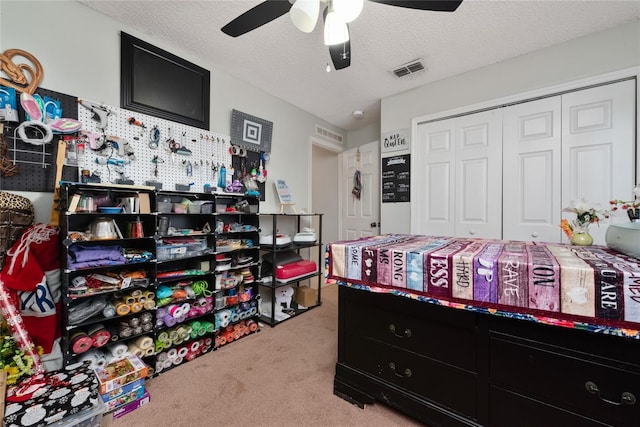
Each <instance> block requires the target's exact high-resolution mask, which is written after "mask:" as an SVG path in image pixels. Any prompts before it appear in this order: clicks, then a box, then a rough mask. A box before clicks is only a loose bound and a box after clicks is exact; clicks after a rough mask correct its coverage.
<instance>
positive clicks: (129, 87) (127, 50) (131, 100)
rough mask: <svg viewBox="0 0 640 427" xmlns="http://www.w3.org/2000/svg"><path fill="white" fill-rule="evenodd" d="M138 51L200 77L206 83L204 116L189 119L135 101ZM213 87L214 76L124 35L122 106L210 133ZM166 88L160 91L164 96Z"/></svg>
mask: <svg viewBox="0 0 640 427" xmlns="http://www.w3.org/2000/svg"><path fill="white" fill-rule="evenodd" d="M136 50H138V51H140V52H145V53H147V54H149V55H154V56H156V57H158V58H160V59H161V60H163V61H166V62H167V64H173V65H175V66H176V67H179V68H182V69H184V70H187V71H188V72H190V73H193V74H194V75H195V76H199V78H200V79H201V84H202V88H203V90H202V93H201V97H200V102H201V108H200V111H201V112H202V115H201V116H200V117H195V116H186V115H183V114H180V113H176V112H173V111H168V110H166V109H164V108H161V107H160V106H158V105H148V104H143V103H141V102H139V101H136V100H135V90H136V88H135V82H134V71H135V70H134V68H133V65H134V64H133V58H134V53H135V52H136ZM210 88H211V73H210V72H209V70H206V69H204V68H202V67H200V66H198V65H196V64H193V63H191V62H189V61H186V60H184V59H182V58H180V57H178V56H176V55H174V54H172V53H170V52H167V51H165V50H162V49H160V48H158V47H156V46H153V45H152V44H150V43H147V42H145V41H143V40H140V39H138V38H136V37H133V36H132V35H130V34H127V33H125V32H121V33H120V107H121V108H125V109H127V110H132V111H137V112H139V113H142V114H148V115H150V116H155V117H159V118H162V119H166V120H171V121H174V122H177V123H183V124H186V125H189V126H194V127H197V128H201V129H205V130H209V109H210V104H209V103H210ZM161 89H162V88H158V90H159V91H160V92H159V93H161Z"/></svg>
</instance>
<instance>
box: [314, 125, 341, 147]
mask: <svg viewBox="0 0 640 427" xmlns="http://www.w3.org/2000/svg"><path fill="white" fill-rule="evenodd" d="M316 134H318V135H320V136H323V137H325V138H328V139H330V140H332V141H335V142H337V143H340V144H342V135H340V134H337V133H335V132H333V131H331V130H329V129H327V128H323V127H322V126H320V125H316Z"/></svg>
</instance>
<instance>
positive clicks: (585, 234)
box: [571, 223, 593, 246]
mask: <svg viewBox="0 0 640 427" xmlns="http://www.w3.org/2000/svg"><path fill="white" fill-rule="evenodd" d="M571 244H572V245H576V246H591V245H593V237H592V236H591V234H589V226H588V225H580V224H575V223H574V224H573V233H572V234H571Z"/></svg>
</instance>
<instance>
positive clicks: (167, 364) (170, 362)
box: [162, 359, 174, 369]
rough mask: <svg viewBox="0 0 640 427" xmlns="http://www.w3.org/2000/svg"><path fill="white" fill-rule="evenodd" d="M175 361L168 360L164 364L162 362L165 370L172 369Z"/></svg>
mask: <svg viewBox="0 0 640 427" xmlns="http://www.w3.org/2000/svg"><path fill="white" fill-rule="evenodd" d="M173 360H174V359H167V360H165V361H164V362H162V366H163V367H164V368H165V369H168V368H170V367H171V366H173Z"/></svg>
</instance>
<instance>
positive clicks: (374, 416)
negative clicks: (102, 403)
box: [105, 285, 420, 427]
mask: <svg viewBox="0 0 640 427" xmlns="http://www.w3.org/2000/svg"><path fill="white" fill-rule="evenodd" d="M337 288H338V286H337V285H329V286H327V287H324V288H323V290H322V300H323V303H322V305H321V306H320V307H317V308H315V309H313V310H310V311H309V312H307V313H304V314H302V315H300V316H298V317H296V318H293V319H290V320H287V321H286V322H284V323H282V324H280V325H278V326H276V327H275V328H271V327H269V326H266V325H265V326H263V327H262V328H261V330H260V332H258V333H255V334H253V335H249V336H247V337H245V338H243V339H241V340H239V341H237V342H234V343H231V344H229V345H226V346H224V347H222V348H220V349H218V350H217V351H214V352H211V353H209V354H206V355H203V356H201V357H199V358H198V359H196V360H194V361H191V362H188V363H186V364H184V365H181V366H179V367H176V368H174V369H172V370H170V371H167V372H164V373H162V374H160V375H159V376H158V377H156V378H153V379H151V380H148V381H147V384H146V386H147V389H148V390H149V393H150V394H151V403H150V404H148V405H146V406H143V407H142V408H139V409H137V410H136V411H134V412H131V413H130V414H127V415H126V416H124V417H122V418H120V419H118V420H112V421H110V422H107V423H106V424H108V425H109V426H110V427H111V426H112V427H123V426H140V427H146V426H155V427H161V426H162V427H164V426H172V427H181V426H197V425H202V426H279V427H281V426H368V427H371V426H417V425H420V424H419V423H418V422H416V421H413V420H411V419H409V418H406V417H405V416H403V415H401V414H400V413H398V412H396V411H394V410H393V409H390V408H388V407H386V406H384V405H383V404H381V403H376V404H373V405H368V406H367V407H366V408H365V409H364V410H362V409H360V408H358V407H357V406H355V405H352V404H350V403H348V402H346V401H345V400H342V399H340V398H339V397H337V396H335V395H334V394H333V376H334V374H335V364H336V360H337V351H338V350H337V340H338V331H337V323H338V305H337V300H338V289H337ZM105 420H107V419H106V418H105Z"/></svg>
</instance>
